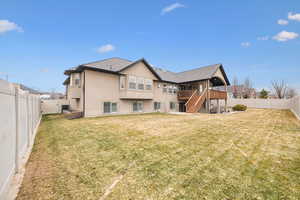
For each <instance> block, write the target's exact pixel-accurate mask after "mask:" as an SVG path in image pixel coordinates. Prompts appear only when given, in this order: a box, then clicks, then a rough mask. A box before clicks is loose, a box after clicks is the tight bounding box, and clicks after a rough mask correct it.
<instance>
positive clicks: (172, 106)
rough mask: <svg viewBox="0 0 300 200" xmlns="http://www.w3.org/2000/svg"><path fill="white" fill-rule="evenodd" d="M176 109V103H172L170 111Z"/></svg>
mask: <svg viewBox="0 0 300 200" xmlns="http://www.w3.org/2000/svg"><path fill="white" fill-rule="evenodd" d="M174 109H175V102H170V110H174Z"/></svg>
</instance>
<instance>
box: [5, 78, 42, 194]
mask: <svg viewBox="0 0 300 200" xmlns="http://www.w3.org/2000/svg"><path fill="white" fill-rule="evenodd" d="M40 119H41V112H40V98H39V96H38V95H33V94H29V93H28V92H26V91H23V90H21V89H19V88H18V87H16V86H15V85H13V84H11V83H9V82H7V81H3V80H0V122H1V124H0V199H8V197H7V193H8V190H9V188H10V185H11V182H12V178H13V176H14V174H15V173H17V172H18V170H19V168H20V166H21V165H23V164H24V162H26V161H25V159H24V157H25V155H26V154H28V151H29V147H30V146H31V145H32V143H33V141H34V137H35V133H36V130H37V127H38V125H39V122H40Z"/></svg>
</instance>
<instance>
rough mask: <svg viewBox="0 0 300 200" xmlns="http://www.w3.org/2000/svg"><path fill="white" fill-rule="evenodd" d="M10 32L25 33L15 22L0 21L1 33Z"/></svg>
mask: <svg viewBox="0 0 300 200" xmlns="http://www.w3.org/2000/svg"><path fill="white" fill-rule="evenodd" d="M8 31H18V32H23V29H22V28H21V27H20V26H18V25H17V24H15V23H14V22H10V21H8V20H5V19H4V20H0V33H5V32H8Z"/></svg>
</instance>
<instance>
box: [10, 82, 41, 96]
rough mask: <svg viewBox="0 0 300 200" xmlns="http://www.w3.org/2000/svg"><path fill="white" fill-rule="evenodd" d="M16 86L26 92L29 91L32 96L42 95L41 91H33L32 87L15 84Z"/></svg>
mask: <svg viewBox="0 0 300 200" xmlns="http://www.w3.org/2000/svg"><path fill="white" fill-rule="evenodd" d="M14 84H15V85H17V86H19V87H20V89H21V90H25V91H28V92H29V93H31V94H41V93H42V92H41V91H38V90H35V89H32V88H30V87H27V86H25V85H23V84H21V83H14Z"/></svg>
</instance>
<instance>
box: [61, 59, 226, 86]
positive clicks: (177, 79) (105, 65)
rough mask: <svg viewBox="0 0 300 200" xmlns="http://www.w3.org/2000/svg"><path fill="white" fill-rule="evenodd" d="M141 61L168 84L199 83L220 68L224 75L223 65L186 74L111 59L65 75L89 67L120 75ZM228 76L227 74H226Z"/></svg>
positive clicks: (87, 64) (87, 65) (68, 71)
mask: <svg viewBox="0 0 300 200" xmlns="http://www.w3.org/2000/svg"><path fill="white" fill-rule="evenodd" d="M139 61H144V62H145V63H146V64H147V67H149V68H150V70H151V71H152V72H153V73H155V75H156V76H158V77H159V79H161V80H163V81H167V82H174V83H184V82H191V81H197V80H205V79H210V78H212V76H213V75H214V73H215V72H216V70H217V69H218V68H221V70H222V72H223V74H225V73H224V70H223V67H222V65H221V64H215V65H210V66H206V67H200V68H196V69H192V70H188V71H184V72H179V73H175V72H170V71H166V70H163V69H160V68H156V67H153V66H150V65H149V64H148V63H147V62H146V61H145V60H144V59H141V60H138V61H135V62H132V61H129V60H126V59H123V58H117V57H114V58H109V59H105V60H100V61H96V62H91V63H86V64H82V65H79V66H78V67H76V68H71V69H69V70H66V71H65V74H69V73H71V72H73V71H77V70H79V69H80V68H84V67H88V68H94V69H98V70H103V71H107V72H114V73H119V72H121V71H122V70H124V69H125V68H127V67H129V66H130V65H132V64H133V63H136V62H139ZM225 76H226V74H225ZM225 79H226V81H227V82H228V83H229V81H228V80H227V77H225Z"/></svg>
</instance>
